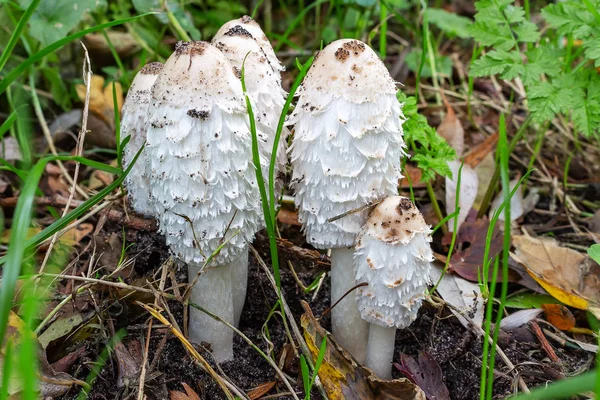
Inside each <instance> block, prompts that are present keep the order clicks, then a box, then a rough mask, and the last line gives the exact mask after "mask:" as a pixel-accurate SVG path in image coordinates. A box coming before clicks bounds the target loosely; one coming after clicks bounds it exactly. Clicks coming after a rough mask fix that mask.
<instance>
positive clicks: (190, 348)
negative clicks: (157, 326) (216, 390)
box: [136, 301, 235, 400]
mask: <svg viewBox="0 0 600 400" xmlns="http://www.w3.org/2000/svg"><path fill="white" fill-rule="evenodd" d="M136 304H137V305H138V306H140V307H142V308H143V309H144V310H146V311H148V312H149V313H150V315H152V316H153V317H154V318H156V319H157V320H159V321H160V322H161V323H162V324H164V325H166V326H167V327H169V329H170V330H171V333H172V334H173V335H175V337H177V339H179V341H180V342H181V344H182V345H183V347H185V349H186V350H187V352H188V353H189V354H190V355H191V356H192V358H193V359H194V360H195V361H197V362H198V364H199V365H200V367H201V368H202V369H203V370H204V371H206V372H207V373H208V374H209V375H210V376H211V378H213V379H214V380H215V382H217V384H218V385H219V386H220V387H221V389H222V390H223V393H225V396H227V398H228V399H230V400H234V398H235V397H234V396H233V394H231V391H230V390H229V388H228V387H227V385H226V384H225V382H224V380H223V378H221V376H220V375H219V374H217V373H216V372H215V370H214V369H213V367H211V366H210V364H209V363H208V362H207V361H206V360H205V359H204V357H202V356H201V355H200V353H198V351H196V349H195V348H194V346H192V344H191V343H190V342H189V341H188V340H187V339H186V338H185V336H183V334H182V333H181V331H179V329H177V328H175V327H174V326H173V325H171V323H170V322H169V321H168V320H167V319H166V318H165V317H164V316H163V315H162V314H161V313H160V312H159V311H158V310H156V309H155V308H153V307H151V306H149V305H147V304H144V303H141V302H139V301H136Z"/></svg>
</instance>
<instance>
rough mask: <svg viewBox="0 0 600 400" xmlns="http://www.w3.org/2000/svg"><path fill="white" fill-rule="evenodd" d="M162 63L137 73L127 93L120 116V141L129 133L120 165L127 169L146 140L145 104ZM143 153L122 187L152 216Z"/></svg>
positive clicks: (137, 208)
mask: <svg viewBox="0 0 600 400" xmlns="http://www.w3.org/2000/svg"><path fill="white" fill-rule="evenodd" d="M162 69H163V64H162V63H159V62H153V63H150V64H147V65H145V66H144V67H142V69H141V70H140V71H139V72H138V73H137V75H136V76H135V78H134V79H133V82H132V83H131V87H130V88H129V91H128V92H127V97H126V98H125V103H124V104H123V116H122V118H121V139H122V140H121V143H123V141H124V140H125V138H126V137H128V136H129V142H128V143H127V144H126V145H125V148H124V149H123V167H124V168H127V167H128V166H129V164H130V163H131V161H132V160H133V158H134V157H135V155H136V154H137V152H138V151H139V150H140V148H141V147H142V145H143V144H144V142H145V141H146V131H147V126H148V125H147V122H148V106H149V105H150V100H151V99H152V93H151V90H152V85H154V82H155V81H156V77H157V76H158V74H159V73H160V72H161V71H162ZM145 169H146V152H145V151H143V152H142V153H141V154H140V156H139V157H138V159H137V161H136V163H135V165H134V166H133V168H132V169H131V171H130V172H129V174H128V175H127V177H126V178H125V187H126V188H127V193H128V197H129V200H130V203H131V207H132V208H133V209H134V211H135V212H137V213H138V214H142V215H147V216H153V215H154V206H153V205H152V203H151V201H150V183H149V181H148V177H147V176H146V173H145Z"/></svg>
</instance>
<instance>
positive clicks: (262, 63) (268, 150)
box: [212, 20, 289, 195]
mask: <svg viewBox="0 0 600 400" xmlns="http://www.w3.org/2000/svg"><path fill="white" fill-rule="evenodd" d="M252 22H253V24H242V23H241V22H240V20H233V21H230V22H228V23H226V24H225V25H224V26H230V27H231V28H230V29H229V30H223V29H220V30H219V32H222V34H219V33H217V36H215V37H214V39H213V41H212V43H213V45H215V46H216V47H217V48H218V49H219V50H221V52H222V53H223V54H224V55H225V57H227V59H228V60H229V62H230V63H231V65H233V67H234V69H235V70H236V72H237V74H238V76H240V77H241V72H242V65H244V74H245V76H244V81H245V83H246V91H247V93H248V97H249V98H250V103H251V105H252V110H253V111H254V117H255V119H256V125H257V135H258V140H259V143H258V144H259V150H260V155H261V165H262V171H263V177H264V179H265V182H267V183H268V179H269V178H268V177H269V175H268V172H269V163H270V161H271V154H272V151H273V143H274V140H275V133H276V131H277V125H278V123H279V117H280V115H281V110H282V109H283V105H284V104H285V99H286V96H287V93H286V92H285V91H284V90H283V89H282V88H281V75H280V70H279V69H278V68H277V67H275V66H273V65H272V63H271V62H270V61H269V57H268V56H267V54H266V52H265V48H266V49H267V51H268V50H269V49H270V51H271V52H272V51H273V48H272V47H271V45H270V43H269V42H268V40H267V41H266V42H264V43H263V45H261V44H260V43H259V42H258V41H257V40H256V39H255V37H254V36H253V34H252V33H251V32H250V31H248V30H246V28H248V27H249V26H252V27H254V29H253V31H254V32H255V34H256V35H257V36H259V37H263V36H264V33H263V32H262V30H260V27H258V24H256V22H254V21H252ZM265 40H266V37H265ZM273 54H274V53H273ZM244 60H245V64H244ZM277 63H278V65H279V61H277ZM288 135H289V130H288V129H287V128H284V129H283V131H282V133H281V136H280V139H279V144H278V147H277V158H276V165H275V194H276V195H279V194H280V193H281V191H282V189H283V179H282V175H285V166H286V164H287V154H286V152H287V146H286V143H287V137H288Z"/></svg>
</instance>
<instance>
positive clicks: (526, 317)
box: [500, 308, 544, 331]
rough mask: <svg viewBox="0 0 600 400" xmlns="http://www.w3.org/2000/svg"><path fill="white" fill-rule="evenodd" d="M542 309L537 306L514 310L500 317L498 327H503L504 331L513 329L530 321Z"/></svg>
mask: <svg viewBox="0 0 600 400" xmlns="http://www.w3.org/2000/svg"><path fill="white" fill-rule="evenodd" d="M543 311H544V310H541V309H539V308H531V309H526V310H519V311H517V312H514V313H512V314H510V315H509V316H507V317H504V318H502V320H501V321H500V329H504V330H505V331H512V330H513V329H517V328H520V327H521V326H523V325H526V324H528V323H529V322H531V321H532V320H533V319H535V317H537V316H538V315H540V314H541V313H542V312H543Z"/></svg>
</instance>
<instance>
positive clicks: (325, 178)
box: [289, 39, 404, 362]
mask: <svg viewBox="0 0 600 400" xmlns="http://www.w3.org/2000/svg"><path fill="white" fill-rule="evenodd" d="M396 91H397V89H396V83H395V82H394V80H393V79H392V77H391V76H390V74H389V72H388V70H387V69H386V67H385V65H384V64H383V62H382V61H381V60H380V59H379V57H378V56H377V54H375V52H374V51H373V49H371V48H370V47H369V46H367V45H366V44H364V43H362V42H360V41H358V40H351V39H343V40H338V41H335V42H333V43H331V44H330V45H328V46H327V47H325V48H324V49H323V50H322V51H321V52H320V53H319V54H318V55H317V57H316V58H315V60H314V62H313V64H312V66H311V68H310V70H309V71H308V74H307V76H306V78H305V79H304V81H303V83H302V85H301V86H300V88H299V89H298V95H299V99H298V103H297V105H296V108H295V109H294V112H293V114H292V115H291V117H290V120H289V124H293V125H294V141H293V143H292V145H291V146H290V150H289V152H290V153H291V163H292V169H293V175H292V187H294V188H295V192H296V200H295V202H296V207H297V208H298V219H299V221H300V222H301V223H302V225H303V229H304V233H305V235H306V240H307V242H308V243H310V244H312V245H313V246H315V247H316V248H319V249H331V302H332V304H333V303H334V302H336V301H338V300H339V299H340V298H342V296H344V294H345V293H346V292H347V291H348V290H350V289H351V288H352V281H353V274H352V256H353V247H354V241H355V239H356V235H357V234H358V232H359V230H360V228H361V227H362V226H363V224H364V223H365V220H366V219H367V214H368V211H367V210H364V211H361V212H354V213H350V214H347V215H346V216H344V217H343V218H341V219H338V220H336V221H332V222H328V220H329V219H331V218H333V217H337V216H340V215H342V214H345V213H346V212H348V211H351V210H355V209H357V208H360V207H363V206H365V205H367V204H369V203H372V202H373V201H375V200H379V199H381V198H383V197H386V196H391V195H395V194H397V190H398V189H397V188H398V180H399V179H400V178H401V177H402V175H401V174H400V158H401V157H402V156H403V155H404V151H403V147H404V141H403V139H402V124H403V122H404V116H403V114H402V111H401V105H400V103H399V102H398V100H397V98H396ZM331 325H332V331H333V335H334V337H335V338H336V340H337V341H338V343H340V344H341V345H342V346H344V347H345V348H346V349H347V350H348V351H349V352H350V353H351V354H352V355H353V356H354V357H355V358H356V359H357V360H358V361H359V362H364V359H365V357H366V353H365V347H364V342H365V341H366V340H367V336H368V326H367V324H366V323H365V322H364V321H363V320H362V319H361V317H360V314H359V313H358V310H357V306H356V302H355V300H354V299H353V298H352V297H351V296H348V297H346V298H344V299H343V300H341V301H340V302H339V303H338V305H336V306H335V307H334V308H333V310H332V313H331Z"/></svg>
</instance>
